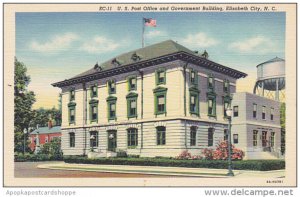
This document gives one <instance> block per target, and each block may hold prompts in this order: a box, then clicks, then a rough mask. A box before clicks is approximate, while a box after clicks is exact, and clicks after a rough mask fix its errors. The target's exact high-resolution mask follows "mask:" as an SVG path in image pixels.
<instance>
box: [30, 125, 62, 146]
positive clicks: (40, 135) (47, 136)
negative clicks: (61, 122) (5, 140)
mask: <svg viewBox="0 0 300 197" xmlns="http://www.w3.org/2000/svg"><path fill="white" fill-rule="evenodd" d="M60 137H61V128H60V126H54V127H52V125H49V126H48V127H39V128H37V129H35V130H34V131H32V132H31V133H30V134H29V140H30V144H29V147H30V149H31V150H32V151H35V150H36V149H37V147H38V148H40V147H42V146H43V145H44V144H46V143H48V142H51V140H53V139H55V138H60Z"/></svg>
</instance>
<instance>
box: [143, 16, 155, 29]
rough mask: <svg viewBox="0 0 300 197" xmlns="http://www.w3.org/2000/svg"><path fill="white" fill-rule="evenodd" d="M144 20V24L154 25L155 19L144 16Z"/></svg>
mask: <svg viewBox="0 0 300 197" xmlns="http://www.w3.org/2000/svg"><path fill="white" fill-rule="evenodd" d="M144 21H145V26H148V27H156V20H154V19H152V18H144Z"/></svg>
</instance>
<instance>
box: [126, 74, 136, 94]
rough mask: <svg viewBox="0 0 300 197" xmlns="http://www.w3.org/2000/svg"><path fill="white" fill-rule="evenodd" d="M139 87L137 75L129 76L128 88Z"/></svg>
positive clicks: (134, 88)
mask: <svg viewBox="0 0 300 197" xmlns="http://www.w3.org/2000/svg"><path fill="white" fill-rule="evenodd" d="M136 87H137V80H136V77H129V78H128V90H129V91H130V90H136Z"/></svg>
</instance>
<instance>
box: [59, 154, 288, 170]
mask: <svg viewBox="0 0 300 197" xmlns="http://www.w3.org/2000/svg"><path fill="white" fill-rule="evenodd" d="M64 161H65V162H66V163H82V164H106V165H137V166H168V167H187V168H215V169H227V168H228V162H227V161H225V160H176V159H171V158H146V157H143V158H132V157H128V158H117V157H115V158H96V159H88V158H86V157H83V156H66V157H64ZM233 168H234V169H236V170H260V171H268V170H280V169H284V168H285V161H284V160H242V161H233Z"/></svg>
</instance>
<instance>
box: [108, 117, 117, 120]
mask: <svg viewBox="0 0 300 197" xmlns="http://www.w3.org/2000/svg"><path fill="white" fill-rule="evenodd" d="M108 120H117V117H113V118H108Z"/></svg>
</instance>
